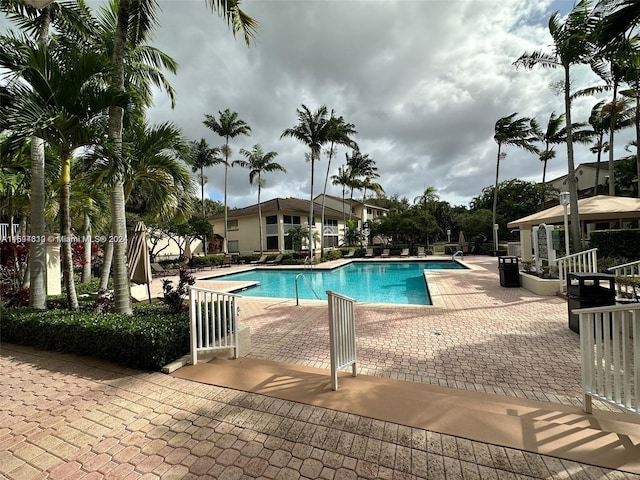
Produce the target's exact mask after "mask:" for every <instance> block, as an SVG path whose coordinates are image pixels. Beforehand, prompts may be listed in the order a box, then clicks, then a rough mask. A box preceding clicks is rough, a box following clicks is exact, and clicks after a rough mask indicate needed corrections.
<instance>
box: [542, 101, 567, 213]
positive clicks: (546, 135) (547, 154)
mask: <svg viewBox="0 0 640 480" xmlns="http://www.w3.org/2000/svg"><path fill="white" fill-rule="evenodd" d="M566 139H567V136H566V129H565V128H564V113H562V114H560V115H559V116H557V115H556V112H551V115H549V120H548V121H547V128H546V129H545V130H544V131H543V132H542V135H541V136H540V140H541V141H542V142H543V143H544V150H542V151H541V152H539V153H538V158H539V159H540V161H541V162H542V192H541V198H540V204H541V205H543V204H544V201H545V198H546V186H547V184H546V177H547V162H548V161H549V160H551V159H552V158H555V156H556V151H555V150H554V147H555V146H556V145H558V144H560V143H564V142H565V141H566Z"/></svg>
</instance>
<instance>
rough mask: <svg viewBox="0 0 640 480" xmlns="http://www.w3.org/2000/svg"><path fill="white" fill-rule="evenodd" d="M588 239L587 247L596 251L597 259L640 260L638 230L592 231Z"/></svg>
mask: <svg viewBox="0 0 640 480" xmlns="http://www.w3.org/2000/svg"><path fill="white" fill-rule="evenodd" d="M589 237H590V241H589V245H590V247H591V248H597V249H598V257H623V258H628V259H629V261H635V260H640V229H637V228H635V229H626V230H594V231H593V232H591V234H590V236H589Z"/></svg>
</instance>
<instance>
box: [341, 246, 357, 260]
mask: <svg viewBox="0 0 640 480" xmlns="http://www.w3.org/2000/svg"><path fill="white" fill-rule="evenodd" d="M355 253H356V251H355V249H353V248H352V249H351V250H349V252H348V253H347V254H346V255H345V256H343V257H342V258H353V256H354V255H355Z"/></svg>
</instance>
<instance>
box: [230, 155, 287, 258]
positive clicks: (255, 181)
mask: <svg viewBox="0 0 640 480" xmlns="http://www.w3.org/2000/svg"><path fill="white" fill-rule="evenodd" d="M240 154H242V155H244V156H245V157H247V159H246V160H235V161H234V162H233V164H234V165H238V166H240V167H242V168H248V169H249V183H251V185H258V222H259V224H258V231H259V235H260V254H262V253H263V252H264V238H263V236H262V206H261V204H260V192H261V190H262V187H263V186H264V184H265V182H264V178H263V177H262V175H263V174H265V173H269V172H277V171H280V172H284V173H286V172H287V170H286V169H285V168H284V167H283V166H282V165H280V164H279V163H277V162H275V161H274V158H276V157H277V156H278V154H277V153H276V152H269V153H264V150H263V149H262V146H260V145H259V144H256V145H254V146H253V150H251V151H249V150H245V149H244V148H241V149H240Z"/></svg>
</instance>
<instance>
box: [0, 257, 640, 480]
mask: <svg viewBox="0 0 640 480" xmlns="http://www.w3.org/2000/svg"><path fill="white" fill-rule="evenodd" d="M429 258H432V257H429ZM465 262H466V263H468V264H469V265H471V266H472V267H473V268H472V270H471V271H453V270H448V271H438V272H434V274H433V275H434V276H433V282H432V280H431V278H430V281H429V283H430V288H431V285H432V283H433V285H434V287H433V288H437V289H438V293H439V296H440V297H441V302H440V303H439V304H438V305H436V306H425V307H414V306H402V307H401V308H397V307H396V306H392V307H390V306H388V305H387V306H382V305H376V304H358V305H357V306H356V315H357V338H358V360H359V369H358V371H359V374H362V375H363V376H369V377H372V378H374V379H375V378H378V379H379V382H382V383H385V382H395V381H401V382H412V383H410V384H407V387H408V388H410V387H411V385H414V384H415V383H418V384H427V385H422V386H424V387H428V386H439V387H448V388H455V389H458V390H459V391H461V392H463V393H464V392H468V395H481V394H483V393H489V394H497V395H500V396H501V398H502V401H503V402H509V398H511V399H513V402H514V404H519V403H521V402H527V401H543V402H553V403H555V404H561V406H559V407H558V410H563V409H565V408H572V407H571V406H573V408H575V407H579V406H580V405H581V390H580V365H579V345H578V338H579V337H578V335H576V334H575V333H573V332H572V331H570V330H569V329H568V327H567V306H566V302H565V300H563V299H562V298H559V297H538V296H535V295H533V294H531V293H530V292H528V291H526V290H524V289H520V288H501V287H500V286H499V279H498V269H497V259H495V258H489V257H465ZM240 268H241V267H232V268H231V269H220V271H221V272H228V271H229V270H239V269H240ZM197 275H198V276H199V277H202V276H211V272H198V274H197ZM200 283H203V282H200ZM217 283H218V282H216V281H215V279H212V280H208V281H207V284H208V285H207V286H211V287H213V288H216V284H217ZM154 290H155V291H157V292H160V291H161V284H160V281H159V280H155V281H154V285H153V286H152V291H154ZM325 303H326V302H319V301H302V302H301V305H300V306H295V302H294V301H291V300H284V301H282V300H274V299H253V298H248V297H245V298H242V299H241V304H240V305H241V307H240V308H241V310H240V321H241V324H242V325H247V326H249V327H250V328H251V335H252V344H253V350H252V352H251V354H250V357H251V360H252V361H253V362H283V363H287V364H290V365H291V368H299V369H305V368H314V369H317V368H319V369H327V368H328V366H329V363H328V362H329V359H328V343H327V336H328V335H327V333H326V330H327V326H326V324H327V311H326V310H327V308H326V304H325ZM0 368H2V372H3V380H2V385H3V388H2V391H1V392H0V419H2V420H1V421H0V445H1V447H0V477H1V476H4V477H6V478H10V479H18V478H220V479H223V480H226V479H234V478H270V479H276V478H282V479H287V478H324V479H329V480H340V479H359V478H370V479H377V478H380V479H393V478H397V479H416V478H432V479H459V478H464V479H466V478H477V479H502V478H509V479H525V478H579V479H583V478H584V479H593V478H598V479H600V478H602V479H604V478H607V479H614V478H629V479H636V480H637V479H640V476H638V475H635V474H633V473H628V471H623V470H621V469H608V468H602V467H598V466H591V465H588V464H587V463H580V462H576V461H572V460H566V459H562V457H560V456H549V455H541V454H538V453H531V452H529V451H527V450H520V449H515V448H509V447H503V446H499V445H496V444H493V443H488V442H482V441H478V440H471V439H469V438H467V437H466V436H465V435H461V434H457V435H452V434H447V433H439V432H436V431H430V430H428V429H421V428H415V427H409V426H407V425H402V424H399V423H396V422H394V421H382V420H376V419H375V418H372V417H369V416H367V415H358V414H354V413H347V412H343V411H340V409H339V408H325V407H319V406H312V405H309V404H305V403H300V402H297V401H294V400H283V399H278V398H274V397H270V396H267V395H264V394H261V393H253V392H251V391H242V390H238V389H231V388H224V387H219V386H215V385H208V384H206V383H197V382H193V381H189V380H185V379H180V378H177V377H175V376H169V375H164V374H161V373H154V372H140V371H136V370H131V369H125V368H122V367H119V366H117V365H114V364H111V363H109V362H105V361H101V360H97V359H92V358H84V357H76V356H73V355H61V354H57V353H52V352H41V351H36V350H33V349H30V348H25V347H18V346H15V345H6V344H4V345H2V348H1V349H0ZM282 368H285V367H282ZM287 368H288V367H287ZM357 378H358V377H357ZM357 378H356V379H357ZM354 380H355V379H354ZM419 386H420V385H415V387H419ZM464 395H467V394H464ZM464 395H463V396H464ZM596 408H602V409H607V408H606V407H604V406H603V405H600V404H596ZM607 410H614V409H607ZM603 415H613V413H612V412H604V413H603ZM628 428H631V432H632V433H635V431H636V429H637V426H634V423H633V422H630V423H629V427H628ZM638 431H639V433H640V430H638ZM565 438H566V442H567V444H571V443H572V442H573V441H574V439H572V438H571V436H570V435H568V436H566V437H562V436H561V437H559V438H556V439H555V440H556V441H558V442H562V441H563V439H565ZM619 438H620V440H619V442H620V443H619V445H614V446H612V447H611V448H618V447H619V446H620V445H621V446H622V448H626V449H628V451H630V452H634V451H635V450H634V449H637V447H638V445H637V442H635V443H634V440H633V438H634V437H633V435H631V437H629V438H631V439H632V440H631V441H629V438H626V439H625V438H623V437H619ZM587 453H588V452H587ZM594 453H596V452H594ZM597 453H602V452H601V451H600V452H597Z"/></svg>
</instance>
